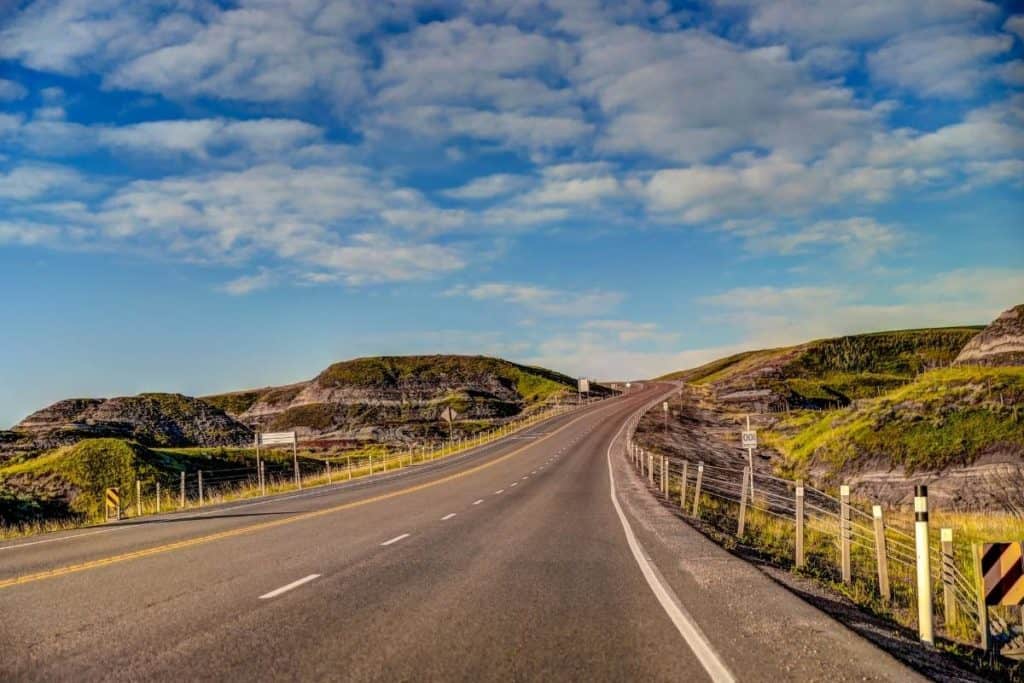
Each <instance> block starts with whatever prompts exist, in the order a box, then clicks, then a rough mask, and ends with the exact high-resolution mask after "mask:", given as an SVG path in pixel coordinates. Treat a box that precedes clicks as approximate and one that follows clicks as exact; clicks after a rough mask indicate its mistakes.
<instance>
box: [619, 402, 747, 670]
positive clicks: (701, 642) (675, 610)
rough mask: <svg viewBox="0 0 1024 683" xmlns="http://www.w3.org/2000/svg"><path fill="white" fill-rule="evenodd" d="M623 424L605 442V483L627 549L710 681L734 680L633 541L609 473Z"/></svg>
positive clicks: (634, 539) (702, 633) (673, 593)
mask: <svg viewBox="0 0 1024 683" xmlns="http://www.w3.org/2000/svg"><path fill="white" fill-rule="evenodd" d="M627 423H628V421H627ZM625 427H626V424H623V425H622V427H620V428H619V431H618V432H616V434H615V436H614V437H612V440H611V443H609V444H608V451H607V456H608V482H609V483H610V484H611V491H610V493H611V498H612V505H614V506H615V512H616V513H617V514H618V516H619V521H620V522H621V523H622V530H623V531H624V532H625V533H626V542H627V543H628V544H629V549H630V550H631V551H632V552H633V559H635V560H636V563H637V564H638V565H639V566H640V572H641V573H642V574H643V575H644V578H645V579H647V585H649V586H650V587H651V590H652V591H653V592H654V597H656V598H657V599H658V602H660V603H661V607H662V609H664V610H665V613H666V614H667V615H668V617H669V619H671V620H672V623H673V624H675V627H676V630H678V631H679V635H681V636H682V637H683V640H685V641H686V644H687V645H689V646H690V649H691V650H693V654H694V655H696V656H697V659H698V660H699V661H700V663H701V666H703V667H704V670H705V671H707V672H708V675H709V676H710V677H711V680H713V681H716V682H720V683H733V682H734V681H735V680H736V679H735V678H733V675H732V673H731V672H730V671H729V669H728V668H726V666H725V663H724V662H722V660H721V659H719V657H718V654H717V653H716V652H715V650H714V648H712V647H711V643H710V642H708V639H707V637H706V636H705V635H704V632H703V631H701V629H700V626H698V625H697V623H696V622H695V621H694V620H693V617H691V616H690V615H689V614H687V612H686V610H685V609H684V608H683V606H682V604H681V603H680V602H679V598H678V597H677V596H676V594H675V592H674V591H673V590H672V589H671V588H670V587H669V586H666V585H665V583H664V582H663V581H662V580H661V578H660V577H659V575H658V570H657V569H656V568H655V567H654V565H653V563H652V562H651V560H650V559H648V557H647V553H645V552H644V549H643V546H641V545H640V542H639V541H637V540H636V534H634V533H633V528H632V527H631V526H630V525H629V520H627V519H626V514H625V513H624V512H623V511H622V506H621V505H619V499H618V498H617V497H616V496H615V475H614V474H613V473H612V447H613V446H614V445H615V441H616V440H617V439H618V438H619V435H620V434H622V430H623V429H625Z"/></svg>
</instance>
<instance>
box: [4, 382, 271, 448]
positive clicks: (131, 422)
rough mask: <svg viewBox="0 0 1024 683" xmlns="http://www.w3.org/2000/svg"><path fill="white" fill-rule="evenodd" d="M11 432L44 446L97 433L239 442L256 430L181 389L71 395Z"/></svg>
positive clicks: (147, 440)
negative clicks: (107, 395) (111, 395)
mask: <svg viewBox="0 0 1024 683" xmlns="http://www.w3.org/2000/svg"><path fill="white" fill-rule="evenodd" d="M12 431H13V433H14V434H18V435H20V437H21V438H20V441H22V442H30V443H31V445H32V447H34V448H41V449H46V448H54V447H56V446H64V445H68V444H71V443H75V442H77V441H81V440H82V439H86V438H98V437H117V438H125V439H132V440H134V441H138V442H139V443H142V444H145V445H148V446H172V447H187V446H237V445H242V444H247V443H249V442H250V441H251V440H252V431H251V430H250V429H249V428H248V427H247V426H245V425H244V424H242V423H241V422H239V421H238V420H235V419H234V418H232V417H230V416H229V415H227V414H225V413H224V411H222V410H220V409H219V408H216V407H215V406H212V405H210V404H208V403H206V402H204V401H201V400H199V399H196V398H191V397H189V396H182V395H181V394H140V395H139V396H122V397H118V398H110V399H96V398H89V399H77V398H75V399H66V400H64V401H58V402H57V403H54V404H53V405H50V406H48V407H46V408H43V409H42V410H39V411H37V412H35V413H33V414H31V415H29V416H28V417H27V418H25V419H24V420H22V421H21V422H20V423H18V424H17V425H15V427H14V429H13V430H12Z"/></svg>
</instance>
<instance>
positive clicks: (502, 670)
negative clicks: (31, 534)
mask: <svg viewBox="0 0 1024 683" xmlns="http://www.w3.org/2000/svg"><path fill="white" fill-rule="evenodd" d="M667 389H668V387H666V386H660V387H659V386H657V385H649V386H648V387H647V388H645V389H644V391H641V392H634V394H633V395H631V396H627V397H623V398H619V399H614V400H610V401H606V402H604V403H601V404H598V405H595V406H592V407H590V408H587V409H585V410H583V411H580V412H577V413H574V414H569V415H564V416H560V417H558V418H555V419H553V420H551V421H549V422H546V423H543V424H540V425H537V426H536V427H534V428H532V429H530V430H528V431H527V432H524V433H522V434H520V435H519V436H518V437H517V438H513V439H507V440H505V441H502V442H499V443H496V444H493V445H491V446H488V447H485V448H482V449H479V450H478V451H476V452H473V453H471V454H469V455H466V456H462V457H460V458H457V459H452V460H450V461H444V462H437V463H433V464H432V465H430V466H428V467H422V468H413V469H412V470H407V471H403V472H401V473H397V474H392V475H389V476H386V477H379V478H376V479H375V480H373V481H370V482H368V483H359V484H343V485H335V486H332V487H324V488H320V489H316V490H307V491H304V492H301V493H298V494H291V495H285V496H280V497H277V498H272V499H263V500H259V501H252V502H246V503H238V504H233V505H226V506H222V507H220V508H218V509H213V510H206V511H204V512H203V513H201V514H195V513H188V512H185V513H179V514H171V515H164V516H162V517H158V518H152V519H148V520H140V521H136V522H134V523H123V524H121V525H118V526H104V527H97V528H94V529H90V530H86V531H76V532H66V533H62V534H55V535H50V536H43V537H38V538H35V539H31V540H22V541H17V542H11V543H6V544H2V545H0V680H5V681H6V680H71V679H74V680H102V679H117V680H154V679H157V680H171V679H174V680H244V679H256V680H311V679H328V680H355V681H362V680H438V681H441V680H443V681H450V680H472V681H479V680H586V681H606V680H607V681H623V680H644V681H647V680H676V681H678V680H687V681H700V680H741V681H747V680H751V681H755V680H756V681H762V680H763V681H769V680H770V681H775V682H777V681H780V680H809V679H817V680H821V679H831V680H900V681H905V680H913V679H914V678H915V674H913V672H911V671H909V670H907V669H905V668H903V667H902V665H900V664H899V663H897V662H896V661H895V660H893V659H892V658H891V657H889V656H888V655H887V654H885V653H884V652H882V651H881V650H878V649H876V648H875V647H874V646H872V645H870V644H869V643H868V642H867V641H865V640H863V639H861V638H860V637H858V636H856V635H855V634H853V633H852V632H850V631H849V630H847V629H845V628H844V627H842V626H841V625H839V624H837V623H835V622H833V621H832V620H831V619H829V618H828V617H826V616H825V615H824V614H822V613H820V612H818V611H817V610H815V609H813V608H812V607H810V606H808V605H807V604H805V603H804V602H802V601H801V600H800V599H798V598H797V597H795V596H794V595H792V594H790V593H789V592H787V591H786V590H785V589H783V588H781V587H779V586H778V585H776V584H774V583H772V582H771V581H769V580H768V579H767V578H765V577H764V575H762V574H761V573H760V572H759V571H758V570H757V569H755V568H753V567H751V566H750V565H747V564H746V563H744V562H743V561H742V560H739V559H737V558H735V557H733V556H732V555H730V554H728V553H726V552H725V551H723V550H721V549H720V548H718V547H717V546H715V545H713V544H712V543H710V542H709V541H707V540H706V539H705V538H704V537H703V536H701V535H700V534H698V533H696V532H695V531H694V530H692V529H691V528H690V527H688V526H686V525H685V524H682V523H680V522H679V520H677V519H674V518H672V516H671V515H669V514H668V513H666V512H665V511H664V509H663V507H662V506H661V505H659V504H658V503H657V502H656V501H655V500H654V498H653V497H652V496H651V495H650V494H649V492H648V491H647V490H646V489H645V484H644V482H642V481H641V480H639V479H638V478H637V477H636V476H635V475H634V474H633V473H632V472H631V471H630V469H629V466H628V464H627V462H626V459H625V457H624V455H623V452H622V448H623V442H622V427H623V425H624V424H625V422H626V420H627V419H628V418H629V416H630V415H632V414H634V413H635V412H636V411H638V410H639V409H640V408H642V407H643V406H644V405H646V404H648V403H650V402H652V401H654V400H657V399H658V397H659V396H660V395H661V394H663V393H665V391H666V390H667Z"/></svg>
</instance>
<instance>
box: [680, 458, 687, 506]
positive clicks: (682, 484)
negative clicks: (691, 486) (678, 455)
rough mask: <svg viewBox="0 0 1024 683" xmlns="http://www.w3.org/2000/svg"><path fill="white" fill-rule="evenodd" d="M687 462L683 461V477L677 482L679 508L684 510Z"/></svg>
mask: <svg viewBox="0 0 1024 683" xmlns="http://www.w3.org/2000/svg"><path fill="white" fill-rule="evenodd" d="M689 464H690V463H689V462H687V461H686V460H684V461H683V478H682V480H680V482H679V508H680V509H681V510H683V511H684V512H685V511H686V476H687V474H688V473H687V471H686V470H687V469H689V468H688V467H687V466H688V465H689Z"/></svg>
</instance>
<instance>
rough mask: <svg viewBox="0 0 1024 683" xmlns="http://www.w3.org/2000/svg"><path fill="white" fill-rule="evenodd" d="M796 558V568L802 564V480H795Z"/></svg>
mask: <svg viewBox="0 0 1024 683" xmlns="http://www.w3.org/2000/svg"><path fill="white" fill-rule="evenodd" d="M795 521H796V539H795V540H796V543H795V545H796V558H795V564H796V566H797V568H800V567H803V566H804V480H803V479H797V482H796V520H795Z"/></svg>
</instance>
